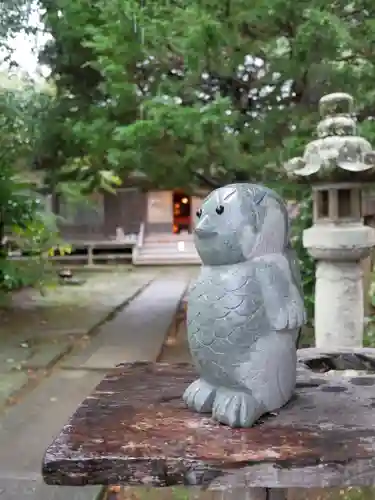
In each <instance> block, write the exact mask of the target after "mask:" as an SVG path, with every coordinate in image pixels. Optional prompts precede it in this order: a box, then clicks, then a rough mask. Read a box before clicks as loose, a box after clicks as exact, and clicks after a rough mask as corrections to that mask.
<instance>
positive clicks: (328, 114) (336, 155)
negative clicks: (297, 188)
mask: <svg viewBox="0 0 375 500" xmlns="http://www.w3.org/2000/svg"><path fill="white" fill-rule="evenodd" d="M353 109H354V100H353V97H352V96H351V95H349V94H345V93H342V92H337V93H334V94H328V95H325V96H324V97H322V98H321V99H320V101H319V111H320V115H321V120H320V122H319V123H318V125H317V139H315V140H313V141H311V142H310V143H309V144H308V145H307V146H306V148H305V151H304V154H303V156H301V157H296V158H292V159H291V160H289V161H288V162H287V163H286V164H285V169H286V171H287V174H288V176H289V177H291V178H294V179H295V180H297V181H299V182H309V183H321V182H330V183H340V182H356V183H358V182H367V181H373V180H375V152H374V151H373V150H372V147H371V144H370V143H369V142H368V141H367V140H366V139H364V138H363V137H361V136H359V135H358V131H357V121H356V118H355V115H354V111H353Z"/></svg>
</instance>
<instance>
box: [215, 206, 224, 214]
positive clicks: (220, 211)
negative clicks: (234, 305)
mask: <svg viewBox="0 0 375 500" xmlns="http://www.w3.org/2000/svg"><path fill="white" fill-rule="evenodd" d="M223 212H224V207H223V205H219V206H218V207H217V209H216V213H217V214H218V215H221V214H222V213H223Z"/></svg>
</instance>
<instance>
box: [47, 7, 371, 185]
mask: <svg viewBox="0 0 375 500" xmlns="http://www.w3.org/2000/svg"><path fill="white" fill-rule="evenodd" d="M42 4H43V6H44V8H45V9H46V15H45V22H46V26H47V27H48V29H49V30H50V32H51V34H52V35H53V41H52V42H51V43H50V44H49V46H48V47H47V48H46V50H45V52H44V54H43V55H42V59H43V61H44V62H48V63H49V64H50V65H51V68H52V70H53V75H55V76H56V78H58V79H57V88H58V96H59V106H60V108H59V113H60V117H61V122H60V125H59V126H60V127H61V130H60V132H59V133H58V134H57V137H56V140H57V141H60V143H59V145H60V148H61V151H63V154H64V155H67V157H74V156H75V155H77V156H82V155H85V157H86V159H88V162H89V165H90V171H91V172H96V171H98V170H100V169H101V168H103V166H105V168H113V169H115V170H116V171H119V172H120V171H121V172H125V173H128V172H130V171H133V170H140V171H143V172H145V173H147V175H148V176H149V177H150V178H151V180H154V181H155V182H157V183H158V184H164V185H174V186H175V185H183V186H189V185H191V184H193V183H196V181H197V180H199V181H204V182H206V183H208V184H210V185H217V184H222V183H223V182H230V181H233V180H245V179H251V180H255V181H263V182H266V183H267V184H268V185H272V184H275V185H279V181H280V180H281V179H282V177H283V176H282V169H281V168H280V165H281V163H282V161H283V160H285V159H286V158H287V157H290V156H291V155H294V154H296V153H300V152H301V148H302V147H303V146H304V145H305V144H306V142H307V141H308V140H310V139H311V134H312V132H313V129H314V126H315V124H316V121H317V103H318V100H319V98H320V97H321V96H322V94H324V93H327V92H329V91H349V92H351V93H354V94H355V97H356V98H357V99H358V103H359V105H360V109H359V119H360V121H361V122H363V127H364V131H365V133H366V135H368V136H369V137H370V138H374V139H375V134H374V127H373V125H372V123H371V122H369V121H368V120H367V118H368V117H369V116H372V114H373V111H374V103H375V93H374V90H373V80H374V76H375V75H374V60H373V57H372V54H373V48H374V44H375V21H374V19H375V4H373V2H370V0H354V1H353V2H350V3H349V4H348V3H347V2H342V1H340V0H337V1H336V0H334V1H330V2H322V1H321V0H312V1H310V2H308V3H306V2H305V1H304V0H294V1H293V2H292V1H291V0H286V1H285V0H283V1H282V2H281V1H280V0H271V1H270V0H256V1H255V2H253V3H252V4H251V5H249V3H248V2H244V1H243V0H225V1H218V0H204V1H202V0H189V2H187V1H185V0H178V1H175V0H171V1H166V0H162V1H161V0H155V1H153V2H150V1H149V0H137V1H135V0H95V1H88V0H78V1H75V2H70V1H69V0H59V1H54V2H51V1H50V0H42ZM50 145H52V142H50Z"/></svg>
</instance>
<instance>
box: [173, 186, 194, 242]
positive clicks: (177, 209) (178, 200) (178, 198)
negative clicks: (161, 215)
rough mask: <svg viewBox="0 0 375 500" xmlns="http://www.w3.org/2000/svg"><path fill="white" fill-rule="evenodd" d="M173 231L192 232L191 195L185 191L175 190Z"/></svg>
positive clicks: (178, 232) (176, 232)
mask: <svg viewBox="0 0 375 500" xmlns="http://www.w3.org/2000/svg"><path fill="white" fill-rule="evenodd" d="M172 199H173V233H174V234H180V233H181V232H188V233H190V232H191V197H190V196H189V195H187V194H186V193H184V192H183V191H173V198H172Z"/></svg>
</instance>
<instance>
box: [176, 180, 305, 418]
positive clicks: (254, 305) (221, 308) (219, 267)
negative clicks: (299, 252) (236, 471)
mask: <svg viewBox="0 0 375 500" xmlns="http://www.w3.org/2000/svg"><path fill="white" fill-rule="evenodd" d="M197 218H198V220H197V224H196V228H195V236H196V247H197V250H198V253H199V255H200V257H201V259H202V262H203V267H202V269H201V273H200V275H199V277H198V279H197V281H196V282H195V284H194V285H193V286H192V287H191V288H190V293H189V299H188V340H189V346H190V350H191V354H192V359H193V361H194V363H195V365H196V367H197V369H198V371H199V374H200V378H199V379H197V380H196V381H195V382H193V383H192V384H191V385H190V386H189V387H188V388H187V390H186V391H185V393H184V396H183V397H184V401H185V402H186V404H187V405H188V406H189V407H190V408H192V409H193V410H195V411H198V412H202V413H211V414H212V416H213V418H214V419H216V420H218V421H219V422H221V423H224V424H228V425H230V426H232V427H250V426H252V425H253V424H254V422H255V421H256V420H258V418H259V417H260V416H261V415H262V414H264V413H268V412H272V411H274V410H277V409H279V408H281V407H282V406H284V405H285V404H286V403H287V402H288V400H289V399H290V398H291V396H292V394H293V391H294V388H295V383H296V363H297V359H296V340H297V337H298V332H299V329H300V328H301V326H302V325H303V323H304V321H305V313H304V305H303V296H302V290H301V282H300V275H299V268H298V264H297V259H296V258H295V256H294V253H293V252H292V250H291V247H290V243H289V218H288V214H287V210H286V206H285V205H284V203H283V201H282V200H281V199H280V198H279V196H278V195H277V194H276V193H275V192H273V191H271V190H269V189H267V188H264V187H263V186H257V185H253V184H233V185H229V186H226V187H223V188H220V189H217V190H215V191H213V192H212V193H211V194H210V195H209V196H208V197H207V198H206V199H205V200H204V202H203V205H202V209H201V210H199V211H198V213H197Z"/></svg>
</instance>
